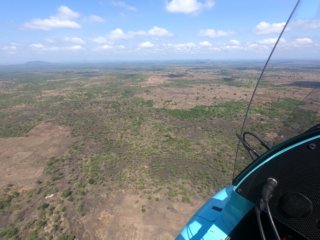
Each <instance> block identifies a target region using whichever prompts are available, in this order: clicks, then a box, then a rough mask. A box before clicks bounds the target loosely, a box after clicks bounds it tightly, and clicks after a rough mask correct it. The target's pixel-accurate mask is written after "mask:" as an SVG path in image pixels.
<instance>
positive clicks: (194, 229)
mask: <svg viewBox="0 0 320 240" xmlns="http://www.w3.org/2000/svg"><path fill="white" fill-rule="evenodd" d="M213 207H215V208H213ZM252 207H253V204H252V203H251V202H249V201H248V200H246V199H245V198H243V197H242V196H240V195H239V194H237V193H236V192H235V191H234V186H232V185H229V186H227V187H226V188H224V189H222V190H221V191H219V192H218V193H217V194H216V195H214V196H213V197H212V198H210V199H209V200H208V201H207V202H206V203H205V204H204V205H203V206H202V207H201V208H200V209H199V210H198V212H197V213H196V214H195V215H194V216H193V217H192V218H191V220H190V221H189V222H188V224H187V225H186V226H185V227H184V228H183V230H182V231H181V233H180V234H179V235H178V237H177V238H176V239H177V240H198V239H201V240H224V239H226V238H227V237H228V235H229V234H230V233H231V232H232V230H233V229H234V228H235V227H236V226H237V224H238V223H239V222H240V221H241V219H242V218H243V217H244V216H245V215H246V214H247V213H248V211H249V210H250V209H251V208H252ZM219 209H221V210H219Z"/></svg>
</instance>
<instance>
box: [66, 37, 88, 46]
mask: <svg viewBox="0 0 320 240" xmlns="http://www.w3.org/2000/svg"><path fill="white" fill-rule="evenodd" d="M64 41H66V42H71V43H75V44H85V43H86V42H85V41H84V40H83V39H82V38H79V37H65V38H64Z"/></svg>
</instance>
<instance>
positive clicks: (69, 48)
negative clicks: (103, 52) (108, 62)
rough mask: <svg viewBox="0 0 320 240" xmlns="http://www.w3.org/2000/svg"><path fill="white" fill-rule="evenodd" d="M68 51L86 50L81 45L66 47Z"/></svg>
mask: <svg viewBox="0 0 320 240" xmlns="http://www.w3.org/2000/svg"><path fill="white" fill-rule="evenodd" d="M66 49H67V50H83V49H84V48H83V47H82V46H81V45H74V46H71V47H66Z"/></svg>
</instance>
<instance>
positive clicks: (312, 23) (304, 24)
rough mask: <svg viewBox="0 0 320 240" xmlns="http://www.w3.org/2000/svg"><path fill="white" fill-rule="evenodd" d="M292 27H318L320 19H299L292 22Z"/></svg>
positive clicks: (319, 26)
mask: <svg viewBox="0 0 320 240" xmlns="http://www.w3.org/2000/svg"><path fill="white" fill-rule="evenodd" d="M292 26H293V27H300V28H305V29H318V28H320V20H302V19H299V20H297V21H295V22H293V23H292Z"/></svg>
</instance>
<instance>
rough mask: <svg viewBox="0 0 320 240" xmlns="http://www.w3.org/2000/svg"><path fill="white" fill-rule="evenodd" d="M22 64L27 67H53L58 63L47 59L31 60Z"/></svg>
mask: <svg viewBox="0 0 320 240" xmlns="http://www.w3.org/2000/svg"><path fill="white" fill-rule="evenodd" d="M22 65H24V66H26V67H51V66H54V65H56V64H55V63H51V62H45V61H30V62H26V63H23V64H22Z"/></svg>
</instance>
